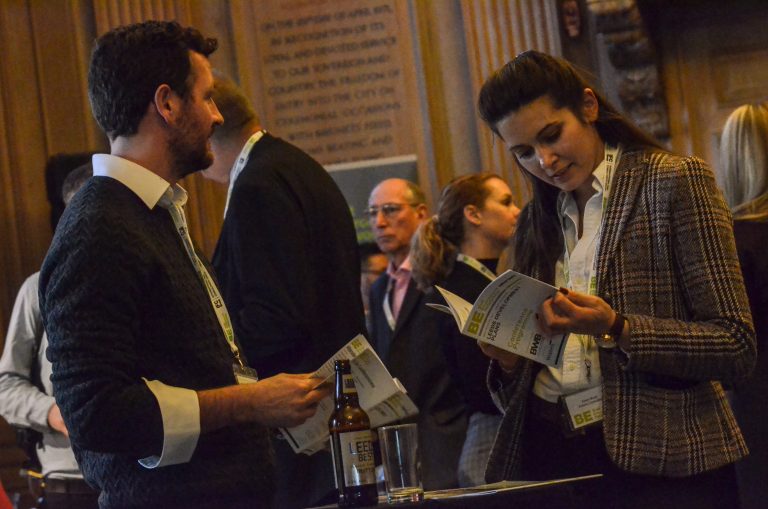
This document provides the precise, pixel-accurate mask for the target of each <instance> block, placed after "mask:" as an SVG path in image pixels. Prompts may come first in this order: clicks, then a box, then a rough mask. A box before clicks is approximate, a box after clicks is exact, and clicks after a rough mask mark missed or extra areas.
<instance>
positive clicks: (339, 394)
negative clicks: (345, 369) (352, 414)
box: [335, 371, 360, 408]
mask: <svg viewBox="0 0 768 509" xmlns="http://www.w3.org/2000/svg"><path fill="white" fill-rule="evenodd" d="M335 396H336V397H335V402H336V407H337V408H339V407H343V406H350V405H353V406H360V402H359V400H358V397H357V389H356V388H355V381H354V379H353V378H352V374H351V373H342V372H340V371H339V372H336V395H335Z"/></svg>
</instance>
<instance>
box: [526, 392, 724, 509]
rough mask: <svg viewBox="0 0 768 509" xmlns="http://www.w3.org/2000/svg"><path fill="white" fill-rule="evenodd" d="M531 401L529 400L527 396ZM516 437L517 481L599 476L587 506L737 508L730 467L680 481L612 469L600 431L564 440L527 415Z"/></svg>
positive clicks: (559, 433) (612, 508) (540, 420)
mask: <svg viewBox="0 0 768 509" xmlns="http://www.w3.org/2000/svg"><path fill="white" fill-rule="evenodd" d="M532 397H535V396H532ZM523 433H524V434H523V437H522V476H521V477H522V478H523V479H524V480H548V479H559V478H567V477H578V476H581V475H589V474H603V482H602V483H600V484H599V486H600V489H599V490H598V491H596V492H595V493H594V494H591V496H593V497H594V505H593V506H592V507H603V508H607V509H648V508H653V509H664V508H670V509H682V508H686V507H695V508H697V509H737V508H738V507H739V497H738V491H737V484H736V471H735V468H734V466H733V465H732V464H731V465H727V466H725V467H722V468H719V469H716V470H712V471H709V472H704V473H702V474H698V475H694V476H690V477H683V478H666V477H657V476H649V475H637V474H632V473H629V472H625V471H623V470H620V469H619V468H617V467H616V466H615V465H614V464H613V462H612V461H611V459H610V458H609V457H608V452H607V451H606V448H605V442H604V439H603V433H602V427H601V426H597V427H592V428H590V429H589V431H588V432H587V433H586V435H579V436H576V437H573V438H565V437H564V436H563V433H562V429H561V428H560V427H559V425H557V424H555V423H553V422H550V421H548V420H545V419H543V418H541V417H539V416H537V415H533V416H530V415H529V416H528V418H527V420H526V423H525V426H524V431H523Z"/></svg>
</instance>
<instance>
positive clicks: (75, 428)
mask: <svg viewBox="0 0 768 509" xmlns="http://www.w3.org/2000/svg"><path fill="white" fill-rule="evenodd" d="M40 307H41V311H42V314H43V320H44V323H45V326H46V330H47V332H48V336H49V340H50V347H49V348H48V358H49V359H50V360H51V362H52V363H53V375H52V377H51V380H52V382H53V388H54V393H55V394H56V400H57V403H58V404H59V406H60V407H61V412H62V415H63V416H64V421H65V422H66V424H67V428H68V429H69V431H70V438H71V439H72V446H73V449H74V451H75V455H76V457H77V459H78V463H79V464H80V466H81V468H82V470H83V474H84V476H85V478H86V480H87V481H88V482H89V483H90V484H92V485H94V486H96V487H97V488H98V489H100V490H101V491H102V494H101V499H100V503H101V507H102V508H113V507H177V506H179V507H182V506H183V507H206V506H207V505H206V504H211V506H212V507H218V506H221V504H222V503H226V502H223V501H226V500H229V499H230V498H231V497H234V498H241V499H242V498H250V499H253V500H254V507H259V506H262V505H263V506H267V505H268V503H267V502H263V503H262V502H261V501H264V500H267V501H268V500H269V499H270V494H271V490H272V477H273V467H272V460H271V451H270V449H269V444H268V437H267V433H266V430H265V429H263V428H261V427H259V426H236V427H228V428H225V429H221V430H218V431H216V432H212V433H207V434H204V435H201V436H200V438H199V441H198V444H197V448H196V450H195V452H194V454H193V456H192V458H191V460H190V461H189V462H188V463H184V464H180V465H172V466H167V467H161V468H155V469H146V468H144V467H142V466H140V465H139V464H138V463H137V460H138V459H140V458H144V457H147V456H151V455H157V456H159V455H160V453H161V450H162V443H163V425H162V418H161V415H160V410H159V406H158V404H157V400H156V399H155V397H154V395H153V394H152V393H151V392H150V390H149V389H148V387H147V386H146V384H145V383H144V381H143V380H142V379H143V378H145V379H147V380H159V381H161V382H163V383H165V384H167V385H171V386H175V387H184V388H188V389H193V390H200V389H207V388H214V387H221V386H226V385H233V384H234V383H235V381H234V377H233V374H232V368H231V365H232V354H231V352H230V350H229V347H228V345H227V343H226V340H225V338H224V336H223V333H222V330H221V327H220V326H219V323H218V321H217V319H216V315H215V313H214V311H213V309H212V306H211V304H210V301H209V299H208V296H207V293H206V291H205V289H204V288H203V285H202V283H201V282H200V280H199V278H198V276H197V274H196V273H195V270H194V268H193V266H192V264H191V262H190V260H189V258H188V256H187V254H186V252H185V250H184V247H183V245H182V243H181V239H180V238H179V236H178V234H177V233H176V231H175V229H174V226H173V222H172V220H171V218H170V215H169V213H168V211H167V210H165V209H163V208H160V207H155V208H154V209H153V210H150V209H148V208H147V206H146V205H145V204H144V203H143V202H142V201H141V200H140V199H139V198H138V197H137V196H136V195H135V194H134V193H133V192H132V191H131V190H129V189H128V188H127V187H125V186H124V185H123V184H121V183H119V182H118V181H116V180H113V179H111V178H109V177H94V178H92V179H91V180H90V181H89V183H88V184H86V186H85V187H84V188H83V189H82V190H81V192H79V193H78V194H77V196H76V197H75V198H74V200H73V201H72V203H71V204H70V205H69V207H68V208H67V210H66V212H65V214H64V216H63V217H62V219H61V222H60V223H59V226H58V228H57V231H56V234H55V236H54V239H53V243H52V245H51V248H50V250H49V252H48V255H47V257H46V259H45V262H44V263H43V268H42V270H41V275H40ZM217 504H218V505H217Z"/></svg>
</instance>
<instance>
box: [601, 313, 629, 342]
mask: <svg viewBox="0 0 768 509" xmlns="http://www.w3.org/2000/svg"><path fill="white" fill-rule="evenodd" d="M626 321H627V319H626V318H625V317H624V315H622V314H621V313H616V318H615V319H614V320H613V324H612V325H611V328H610V329H609V330H608V332H606V333H605V334H601V335H599V336H595V343H597V346H599V347H600V348H616V347H617V346H618V341H619V338H620V337H621V333H622V332H623V331H624V323H625V322H626Z"/></svg>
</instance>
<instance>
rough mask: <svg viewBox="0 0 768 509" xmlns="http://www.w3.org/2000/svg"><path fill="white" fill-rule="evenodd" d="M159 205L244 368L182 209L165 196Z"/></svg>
mask: <svg viewBox="0 0 768 509" xmlns="http://www.w3.org/2000/svg"><path fill="white" fill-rule="evenodd" d="M160 205H161V206H162V207H165V208H167V209H168V212H170V214H171V218H172V219H173V224H174V225H175V226H176V230H177V231H178V232H179V236H180V237H181V240H182V242H183V244H184V249H185V250H186V251H187V255H188V256H189V259H190V260H191V261H192V265H194V266H195V270H196V271H197V275H198V276H199V277H200V280H201V281H202V282H203V286H205V290H206V291H207V292H208V298H209V299H210V300H211V305H212V306H213V309H214V311H215V312H216V318H217V319H218V320H219V325H221V329H222V330H223V331H224V337H225V338H226V340H227V343H228V344H229V348H230V350H232V355H234V356H235V360H236V361H237V363H238V364H239V365H240V367H241V368H244V367H245V366H244V364H243V361H242V359H241V358H240V350H239V349H238V348H237V344H235V331H234V329H233V328H232V322H231V321H230V319H229V313H228V312H227V307H226V306H225V305H224V299H222V298H221V294H220V293H219V289H218V287H217V286H216V283H214V282H213V279H212V278H211V275H210V274H209V273H208V270H207V269H206V268H205V265H203V262H202V261H201V260H200V258H199V257H198V256H197V253H195V249H194V247H193V246H192V238H191V237H190V236H189V230H188V229H187V220H186V217H185V216H184V209H183V208H182V207H181V205H179V204H177V203H176V202H174V201H173V200H172V199H169V198H168V196H167V195H166V196H163V198H162V199H161V200H160Z"/></svg>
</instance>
